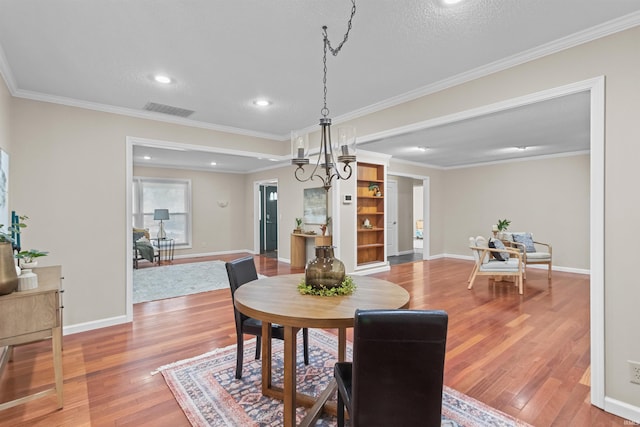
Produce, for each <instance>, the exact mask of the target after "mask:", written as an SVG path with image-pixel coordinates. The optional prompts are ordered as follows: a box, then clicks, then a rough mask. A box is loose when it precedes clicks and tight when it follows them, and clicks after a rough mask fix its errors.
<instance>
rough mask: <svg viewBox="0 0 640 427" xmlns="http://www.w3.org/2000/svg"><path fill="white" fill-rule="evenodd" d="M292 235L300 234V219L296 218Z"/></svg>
mask: <svg viewBox="0 0 640 427" xmlns="http://www.w3.org/2000/svg"><path fill="white" fill-rule="evenodd" d="M293 232H294V233H302V218H296V228H295V229H294V230H293Z"/></svg>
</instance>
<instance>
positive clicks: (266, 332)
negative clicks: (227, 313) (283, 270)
mask: <svg viewBox="0 0 640 427" xmlns="http://www.w3.org/2000/svg"><path fill="white" fill-rule="evenodd" d="M303 277H304V274H288V275H282V276H273V277H267V278H262V279H258V280H254V281H252V282H249V283H246V284H244V285H242V286H241V287H240V288H238V289H237V290H236V292H235V294H234V300H235V306H236V308H237V309H238V310H239V311H240V312H241V313H243V314H245V315H247V316H250V317H253V318H254V319H259V320H261V321H262V337H263V339H262V394H263V395H265V396H269V397H274V398H278V399H280V400H283V401H284V426H285V427H290V426H293V425H295V421H296V418H295V414H296V404H301V405H304V406H310V407H311V409H310V410H309V411H308V412H307V415H306V417H305V419H304V420H303V422H302V424H301V425H311V424H313V423H314V422H315V420H316V419H317V418H318V416H319V415H320V413H321V412H322V410H323V408H324V405H325V403H326V401H327V399H328V398H329V397H330V395H331V394H332V393H333V391H334V390H335V382H332V384H330V386H329V387H327V389H326V390H325V391H324V392H322V394H321V395H320V396H318V397H313V396H308V395H305V394H302V393H296V381H295V378H296V334H297V332H298V330H300V329H301V328H322V329H338V361H344V359H345V353H346V341H347V338H346V337H347V335H346V328H350V327H353V322H354V315H355V311H356V309H362V310H371V309H397V308H408V306H409V292H407V291H406V290H405V289H403V288H402V287H400V286H398V285H396V284H394V283H391V282H388V281H386V280H381V279H376V278H373V277H368V276H352V278H353V281H354V283H355V284H356V289H355V291H354V292H353V293H352V294H351V295H345V296H332V297H324V296H313V295H302V294H300V292H299V291H298V288H297V287H298V284H299V283H300V282H301V280H302V279H303ZM272 323H277V324H279V325H282V326H283V327H284V388H279V387H275V386H274V385H273V384H272V383H271V382H272V375H271V369H272V360H271V358H272V350H271V336H270V335H271V324H272Z"/></svg>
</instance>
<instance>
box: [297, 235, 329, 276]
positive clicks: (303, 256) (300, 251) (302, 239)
mask: <svg viewBox="0 0 640 427" xmlns="http://www.w3.org/2000/svg"><path fill="white" fill-rule="evenodd" d="M307 239H315V245H316V246H330V245H331V236H318V235H317V234H304V233H291V267H295V268H304V267H305V266H306V265H307Z"/></svg>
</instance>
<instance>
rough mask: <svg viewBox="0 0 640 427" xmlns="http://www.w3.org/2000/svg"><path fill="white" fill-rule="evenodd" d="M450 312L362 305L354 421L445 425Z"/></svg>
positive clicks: (356, 337) (358, 314)
mask: <svg viewBox="0 0 640 427" xmlns="http://www.w3.org/2000/svg"><path fill="white" fill-rule="evenodd" d="M447 326H448V315H447V313H446V312H444V311H440V310H430V311H429V310H367V311H361V310H358V311H356V315H355V329H354V344H353V376H352V381H353V384H352V386H353V394H352V396H351V397H352V406H353V407H352V411H353V412H352V413H351V414H350V416H351V419H352V422H353V424H352V425H354V426H440V424H441V414H442V384H443V375H444V356H445V348H446V341H447Z"/></svg>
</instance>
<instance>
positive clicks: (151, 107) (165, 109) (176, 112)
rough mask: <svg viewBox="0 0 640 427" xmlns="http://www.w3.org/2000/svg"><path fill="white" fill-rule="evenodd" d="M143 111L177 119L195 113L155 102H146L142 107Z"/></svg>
mask: <svg viewBox="0 0 640 427" xmlns="http://www.w3.org/2000/svg"><path fill="white" fill-rule="evenodd" d="M144 109H145V110H147V111H154V112H156V113H162V114H170V115H172V116H179V117H189V116H190V115H192V114H193V113H194V112H195V111H193V110H186V109H184V108H178V107H172V106H171V105H164V104H156V103H155V102H148V103H147V105H145V106H144Z"/></svg>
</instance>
